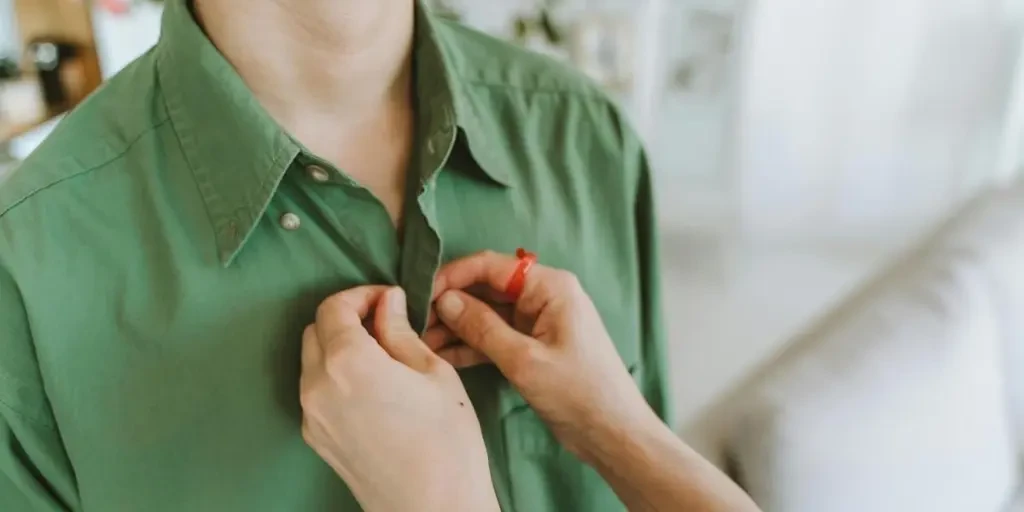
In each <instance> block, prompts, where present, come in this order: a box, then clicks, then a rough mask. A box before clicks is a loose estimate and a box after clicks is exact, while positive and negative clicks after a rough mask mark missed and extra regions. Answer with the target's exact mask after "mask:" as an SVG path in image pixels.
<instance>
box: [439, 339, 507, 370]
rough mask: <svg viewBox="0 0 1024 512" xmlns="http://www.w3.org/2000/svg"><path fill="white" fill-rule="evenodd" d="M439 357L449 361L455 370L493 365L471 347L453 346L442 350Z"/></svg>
mask: <svg viewBox="0 0 1024 512" xmlns="http://www.w3.org/2000/svg"><path fill="white" fill-rule="evenodd" d="M437 355H438V357H440V358H441V359H444V360H445V361H448V364H450V365H452V366H454V367H455V368H470V367H473V366H480V365H483V364H493V362H492V361H491V360H490V359H489V358H488V357H487V356H485V355H483V354H481V353H480V352H478V351H477V350H476V349H474V348H473V347H470V346H469V345H451V346H448V347H446V348H443V349H441V351H440V352H438V353H437Z"/></svg>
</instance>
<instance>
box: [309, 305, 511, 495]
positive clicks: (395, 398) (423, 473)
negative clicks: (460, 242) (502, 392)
mask: <svg viewBox="0 0 1024 512" xmlns="http://www.w3.org/2000/svg"><path fill="white" fill-rule="evenodd" d="M372 310H375V311H374V314H373V322H372V327H371V329H372V330H373V331H374V332H373V334H372V335H371V333H370V332H369V331H368V330H367V328H366V327H364V325H363V321H364V319H366V318H368V317H369V316H370V314H371V311H372ZM300 388H301V391H300V399H301V403H302V410H303V423H302V434H303V437H304V438H305V440H306V442H307V443H308V444H309V445H310V446H311V447H312V448H313V449H314V450H315V451H316V452H317V454H319V455H320V457H322V458H323V459H324V460H325V461H326V462H327V463H328V464H329V465H330V466H331V467H332V468H333V469H334V470H335V471H336V472H337V473H338V474H339V475H340V476H341V477H342V479H344V480H345V482H346V483H347V484H348V486H349V488H350V489H351V490H352V492H353V494H354V495H355V497H356V499H357V500H359V503H360V504H361V505H362V507H363V508H364V509H367V510H373V511H375V512H377V511H383V512H388V511H396V512H397V511H407V510H427V511H430V510H446V511H447V510H453V511H474V512H475V511H496V510H498V505H497V499H496V498H495V495H494V489H493V486H492V484H491V479H490V469H489V465H488V460H487V452H486V449H485V447H484V443H483V436H482V434H481V431H480V423H479V422H478V420H477V418H476V414H475V412H474V410H473V405H472V404H471V403H470V401H469V397H468V396H467V394H466V390H465V388H464V387H463V386H462V382H461V381H460V380H459V377H458V375H457V374H456V372H455V370H454V368H452V366H451V365H449V364H448V363H446V362H445V361H444V360H442V359H441V358H440V357H438V356H437V355H435V354H434V353H433V352H431V350H430V349H429V348H427V346H426V345H425V344H424V343H423V342H422V341H421V340H420V339H419V337H418V336H417V335H416V333H415V331H413V329H412V327H411V326H410V325H409V321H408V318H407V317H406V304H405V294H404V293H403V292H402V290H401V289H398V288H390V289H389V288H387V287H381V286H366V287H360V288H354V289H351V290H347V291H344V292H341V293H339V294H337V295H334V296H332V297H330V298H328V299H327V300H326V301H324V303H323V304H322V305H321V306H320V308H319V310H318V311H317V319H316V323H315V324H313V325H310V326H309V327H307V328H306V331H305V333H304V335H303V340H302V378H301V383H300Z"/></svg>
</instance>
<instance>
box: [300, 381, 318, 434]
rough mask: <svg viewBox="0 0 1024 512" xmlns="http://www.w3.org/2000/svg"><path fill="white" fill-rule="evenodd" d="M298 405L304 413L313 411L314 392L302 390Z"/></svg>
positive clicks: (314, 405) (314, 402)
mask: <svg viewBox="0 0 1024 512" xmlns="http://www.w3.org/2000/svg"><path fill="white" fill-rule="evenodd" d="M299 405H300V406H301V407H302V410H303V411H304V413H306V412H308V411H311V410H313V409H314V408H315V407H316V392H315V391H313V390H311V389H303V390H302V391H300V392H299ZM303 426H305V425H303Z"/></svg>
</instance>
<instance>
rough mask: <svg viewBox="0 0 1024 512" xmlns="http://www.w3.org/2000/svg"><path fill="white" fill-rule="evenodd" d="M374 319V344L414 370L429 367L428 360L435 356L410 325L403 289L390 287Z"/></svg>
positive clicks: (424, 369) (423, 369) (378, 306)
mask: <svg viewBox="0 0 1024 512" xmlns="http://www.w3.org/2000/svg"><path fill="white" fill-rule="evenodd" d="M373 321H374V327H375V329H376V331H377V343H380V346H381V347H382V348H383V349H384V351H386V352H387V353H388V354H389V355H390V356H391V357H392V358H393V359H394V360H396V361H398V362H400V363H402V364H405V365H406V366H408V367H410V368H412V369H414V370H417V371H421V372H423V371H427V370H428V369H429V366H430V361H431V360H432V359H433V358H434V357H436V356H435V355H434V353H433V352H431V351H430V349H429V348H427V346H426V344H424V343H423V341H421V340H420V337H419V336H417V335H416V331H414V330H413V328H412V325H410V324H409V317H408V313H406V305H405V292H403V291H402V289H401V288H392V289H390V290H388V291H387V292H385V293H384V297H383V298H382V299H381V301H380V303H379V304H377V311H376V314H375V315H374V319H373Z"/></svg>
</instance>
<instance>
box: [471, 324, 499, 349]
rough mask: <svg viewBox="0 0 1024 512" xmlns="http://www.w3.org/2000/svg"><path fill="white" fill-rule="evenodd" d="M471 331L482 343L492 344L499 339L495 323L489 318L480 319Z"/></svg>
mask: <svg viewBox="0 0 1024 512" xmlns="http://www.w3.org/2000/svg"><path fill="white" fill-rule="evenodd" d="M474 323H475V325H474V326H473V328H472V331H473V332H475V333H476V335H477V337H479V339H480V341H482V342H484V343H493V342H495V341H497V340H498V338H499V337H500V331H499V330H498V324H497V322H495V321H493V319H491V318H481V319H480V320H476V321H475V322H474Z"/></svg>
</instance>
